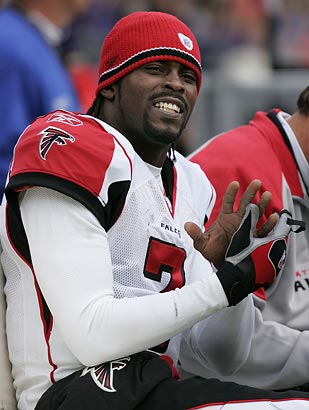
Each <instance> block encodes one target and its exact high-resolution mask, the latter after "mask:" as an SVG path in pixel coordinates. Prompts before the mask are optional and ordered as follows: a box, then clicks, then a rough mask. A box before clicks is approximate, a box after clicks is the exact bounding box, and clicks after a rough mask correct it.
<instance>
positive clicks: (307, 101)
mask: <svg viewBox="0 0 309 410" xmlns="http://www.w3.org/2000/svg"><path fill="white" fill-rule="evenodd" d="M297 108H298V111H299V113H300V114H302V115H306V116H307V115H309V86H308V87H306V88H305V89H304V90H303V91H302V92H301V93H300V95H299V97H298V100H297Z"/></svg>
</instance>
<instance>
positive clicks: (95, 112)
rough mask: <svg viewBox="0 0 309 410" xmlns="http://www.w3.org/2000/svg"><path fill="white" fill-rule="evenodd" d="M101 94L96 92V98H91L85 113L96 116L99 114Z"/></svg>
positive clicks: (101, 102)
mask: <svg viewBox="0 0 309 410" xmlns="http://www.w3.org/2000/svg"><path fill="white" fill-rule="evenodd" d="M103 98H104V97H103V95H102V94H101V93H98V94H97V96H96V98H95V99H94V100H93V103H92V105H91V107H90V108H89V109H88V111H87V114H88V115H92V116H93V117H96V118H98V117H99V115H100V111H101V107H102V104H103Z"/></svg>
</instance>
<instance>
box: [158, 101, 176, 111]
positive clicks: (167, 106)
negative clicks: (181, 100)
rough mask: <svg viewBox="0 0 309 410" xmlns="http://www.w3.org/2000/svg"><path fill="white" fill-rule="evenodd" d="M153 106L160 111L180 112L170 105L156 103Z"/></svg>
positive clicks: (173, 105)
mask: <svg viewBox="0 0 309 410" xmlns="http://www.w3.org/2000/svg"><path fill="white" fill-rule="evenodd" d="M155 106H156V107H158V108H160V110H163V111H167V112H180V107H178V105H176V104H172V103H167V102H158V103H156V105H155Z"/></svg>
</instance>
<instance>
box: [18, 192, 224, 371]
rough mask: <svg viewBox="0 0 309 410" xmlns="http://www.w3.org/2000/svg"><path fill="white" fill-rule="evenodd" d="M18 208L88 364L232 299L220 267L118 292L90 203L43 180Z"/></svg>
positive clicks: (167, 334)
mask: <svg viewBox="0 0 309 410" xmlns="http://www.w3.org/2000/svg"><path fill="white" fill-rule="evenodd" d="M20 209H21V216H22V220H23V224H24V227H25V232H26V234H27V238H28V242H29V247H30V252H31V256H32V262H33V267H34V271H35V274H36V277H37V281H38V284H39V286H40V289H41V291H42V293H43V295H44V298H45V299H46V303H47V305H48V307H49V309H50V311H51V313H52V315H53V318H54V321H55V323H56V325H57V326H58V328H59V330H60V333H61V334H62V337H63V339H64V341H65V342H66V344H67V345H68V347H69V348H70V350H71V351H72V352H73V354H74V355H75V356H76V357H77V358H78V359H79V360H80V362H81V363H83V364H84V365H95V364H98V363H101V362H105V361H108V360H112V359H115V358H119V357H122V356H124V355H129V354H133V353H136V352H139V351H142V350H144V349H147V348H150V347H151V346H154V345H157V344H159V343H161V342H163V341H165V340H167V339H169V338H171V337H173V336H174V335H176V334H178V333H180V332H182V331H183V330H184V329H186V328H188V327H190V326H192V325H193V324H195V323H196V322H198V321H199V320H202V319H204V318H205V317H207V316H208V315H210V314H212V313H214V312H216V311H217V310H219V309H222V308H223V307H225V306H227V304H228V302H227V299H226V296H225V293H224V291H223V289H222V286H221V284H220V282H219V280H218V278H217V276H216V275H215V274H210V275H205V279H203V280H200V281H197V282H194V283H190V284H189V285H188V286H184V287H182V288H181V289H176V290H174V291H170V292H166V293H158V294H152V295H147V296H141V297H132V298H124V299H115V298H114V295H113V267H112V265H111V258H110V251H109V244H108V240H107V233H106V232H105V231H104V228H103V227H102V226H101V225H100V223H99V222H98V220H97V219H96V217H95V216H94V215H93V214H92V213H91V212H90V211H89V210H88V209H86V208H85V207H84V206H83V205H81V204H80V203H79V202H77V201H75V200H74V199H72V198H69V197H67V196H66V195H64V194H61V193H58V192H56V191H53V190H50V189H48V188H41V187H36V188H31V189H29V190H28V191H26V192H25V193H24V194H23V195H22V199H21V200H20Z"/></svg>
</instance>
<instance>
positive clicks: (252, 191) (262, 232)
mask: <svg viewBox="0 0 309 410" xmlns="http://www.w3.org/2000/svg"><path fill="white" fill-rule="evenodd" d="M261 185H262V183H261V181H260V180H258V179H255V180H253V181H251V183H250V184H249V185H248V187H247V189H246V191H245V192H244V194H243V196H242V197H241V200H240V203H239V206H238V209H237V210H236V211H234V209H233V208H234V203H235V198H236V195H237V192H238V190H239V183H238V182H237V181H233V182H231V183H230V184H229V186H228V187H227V189H226V192H225V194H224V196H223V198H222V208H221V211H220V214H219V215H218V218H217V219H216V221H215V222H214V223H213V224H212V225H211V226H210V227H209V229H207V230H206V231H205V232H204V233H203V232H202V231H201V229H200V228H199V227H198V226H197V225H196V224H194V223H193V222H187V223H186V224H185V229H186V231H187V233H188V234H189V235H190V236H191V238H192V239H193V242H194V247H195V249H196V250H198V251H199V252H201V254H202V255H203V256H204V257H205V258H206V259H207V260H209V261H210V262H212V263H214V265H215V266H216V267H217V268H219V267H220V266H221V265H222V264H223V263H224V260H225V253H226V250H227V248H228V246H229V244H230V241H231V238H232V236H233V234H234V233H235V232H236V231H237V229H238V227H239V225H240V223H241V221H242V218H243V216H244V215H245V212H246V207H247V205H248V204H250V203H251V202H252V200H253V198H254V196H255V195H256V193H257V192H258V191H259V189H260V188H261ZM270 200H271V193H270V192H269V191H265V192H263V194H262V195H261V197H260V200H259V202H258V203H257V206H258V208H259V214H260V215H259V217H261V216H262V215H263V214H264V212H265V209H266V208H267V206H268V205H269V202H270ZM277 220H278V215H277V214H272V215H270V216H269V218H268V219H267V221H266V222H265V223H264V224H263V225H262V226H261V227H260V228H259V229H257V230H255V232H254V236H256V237H259V238H262V237H264V236H266V235H267V234H268V233H269V232H270V231H271V230H272V229H273V228H274V226H275V225H276V222H277Z"/></svg>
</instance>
